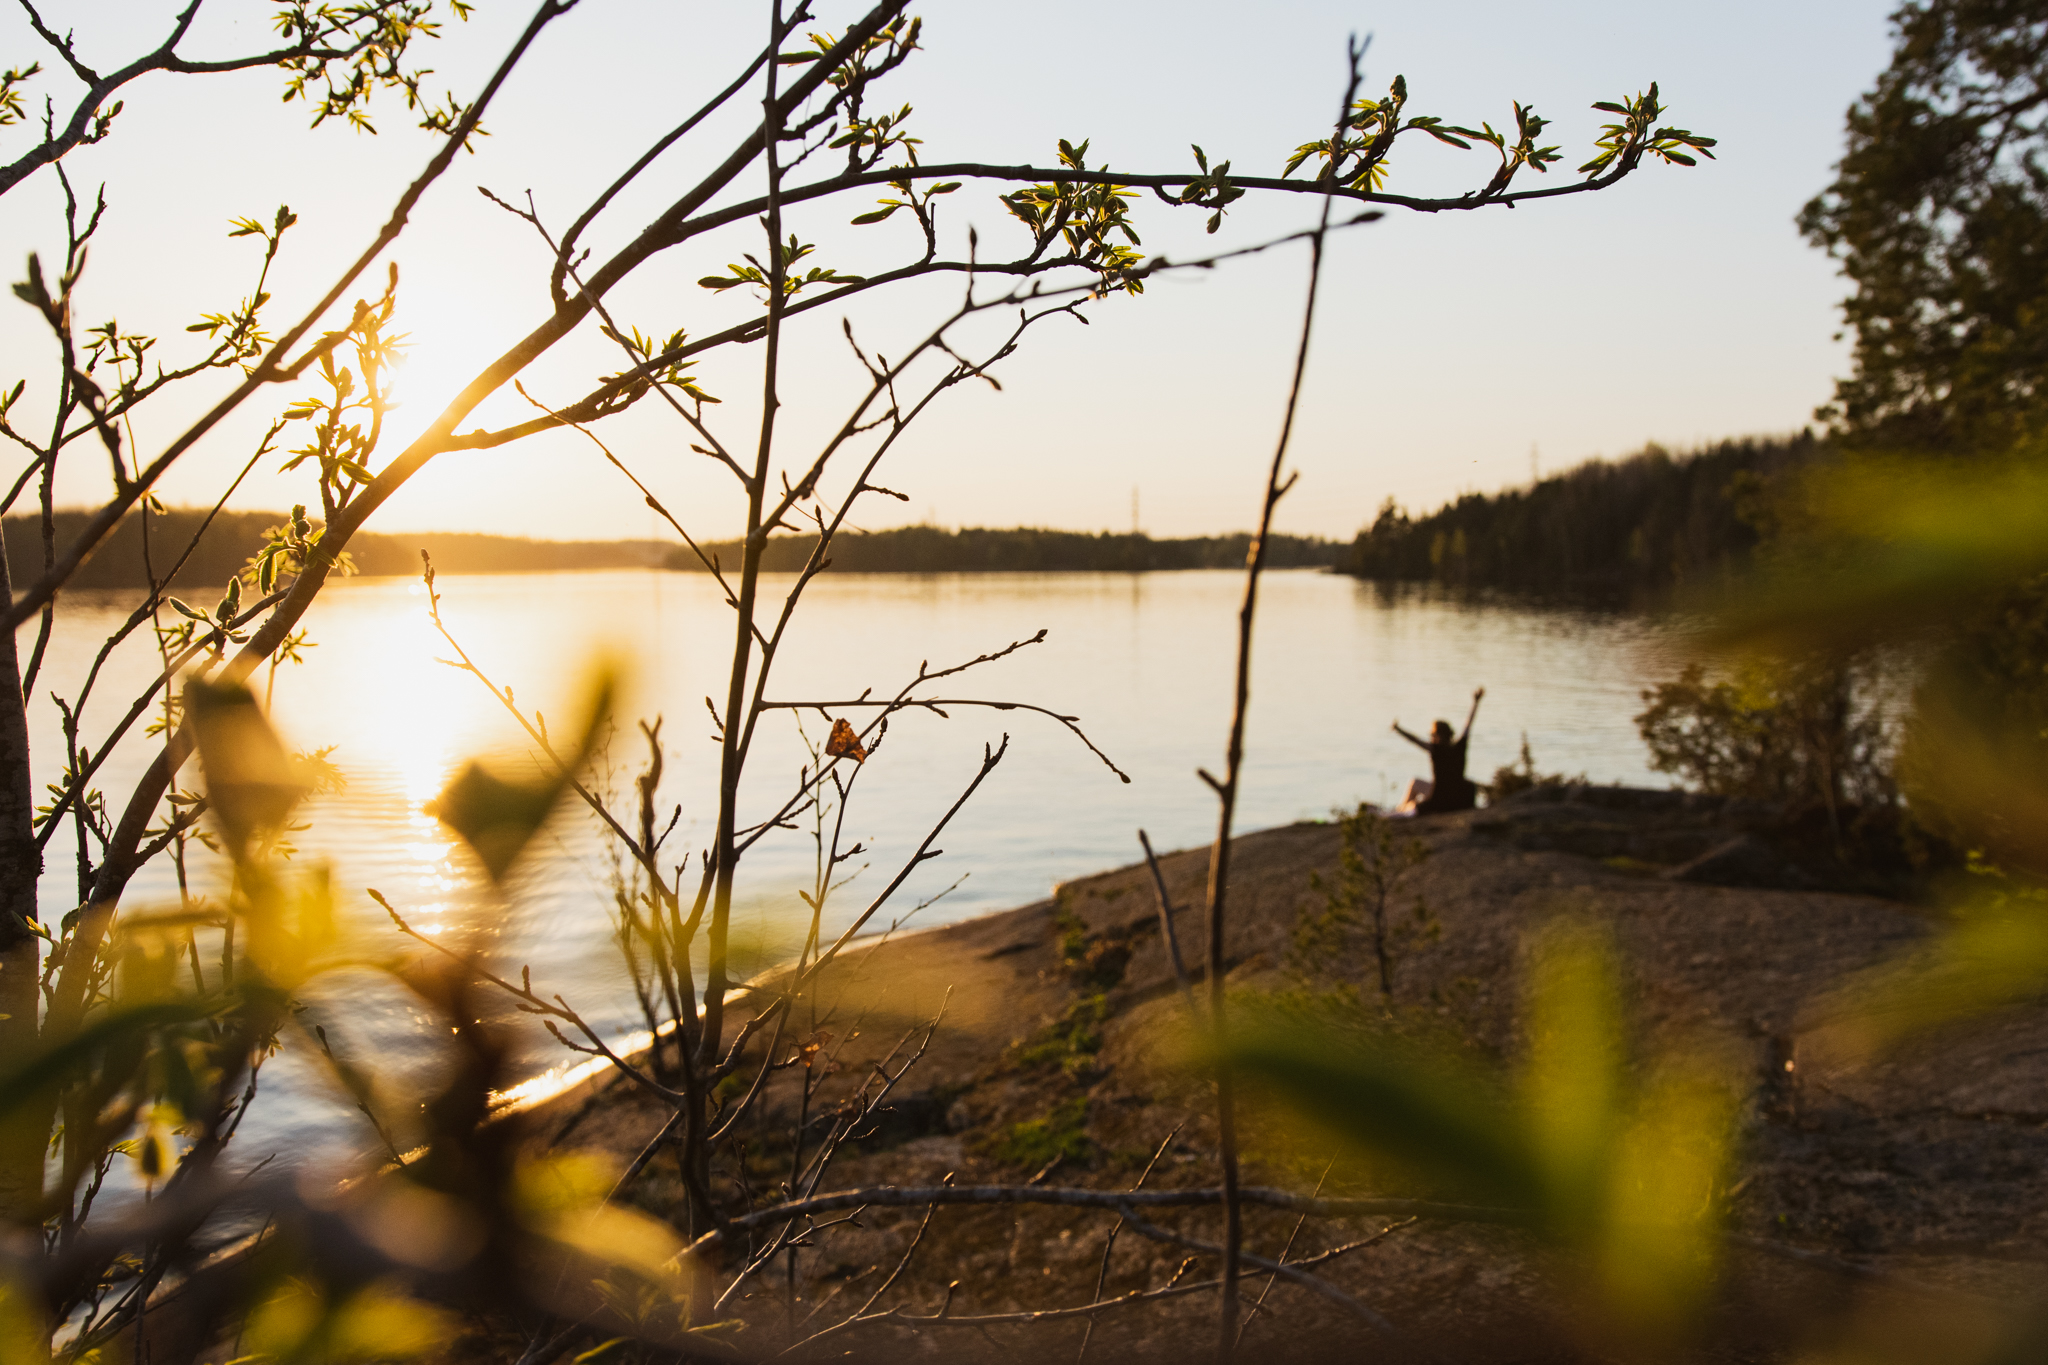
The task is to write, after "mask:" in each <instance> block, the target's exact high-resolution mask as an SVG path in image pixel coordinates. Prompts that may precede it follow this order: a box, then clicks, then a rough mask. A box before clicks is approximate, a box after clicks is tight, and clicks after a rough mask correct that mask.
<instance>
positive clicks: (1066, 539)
mask: <svg viewBox="0 0 2048 1365" xmlns="http://www.w3.org/2000/svg"><path fill="white" fill-rule="evenodd" d="M88 515H90V514H89V513H88V512H86V511H84V510H60V511H58V512H56V513H55V514H54V521H53V524H54V527H55V530H56V538H57V541H58V543H60V544H63V543H67V542H68V540H69V538H71V537H73V536H75V535H77V533H78V531H79V530H80V528H81V527H82V525H83V523H84V521H85V520H86V518H87V516H88ZM145 515H146V516H147V517H148V527H147V531H146V532H145V528H144V525H143V518H144V517H145ZM208 518H209V513H208V512H207V510H206V509H203V508H192V507H171V508H166V509H165V510H164V511H162V512H154V513H147V514H145V513H142V512H134V513H130V514H129V515H128V516H127V517H124V518H123V519H122V520H121V522H120V524H119V525H118V526H116V527H115V529H114V531H113V532H112V533H111V534H110V535H109V536H108V537H107V539H106V542H105V543H104V544H103V545H102V546H101V547H100V549H99V551H98V553H96V554H94V555H93V557H92V558H91V559H89V560H87V561H86V562H85V563H84V564H82V565H81V566H79V569H78V572H77V573H76V574H74V575H73V576H72V579H71V582H70V586H71V587H74V588H138V587H147V586H149V585H150V584H151V583H153V582H157V583H163V584H164V585H165V586H167V587H172V588H185V589H189V590H194V591H197V590H201V589H206V588H219V587H220V586H221V585H223V584H225V583H226V582H227V581H228V579H230V578H232V577H234V576H235V575H236V574H239V573H241V572H243V571H244V570H245V569H247V568H248V567H249V564H250V561H251V559H252V558H253V557H254V556H255V554H256V552H257V551H258V550H259V549H260V548H261V547H262V546H263V544H264V542H265V540H266V539H267V538H268V536H269V534H270V532H271V531H272V530H273V529H274V528H278V527H282V526H285V525H287V524H288V523H289V522H290V521H291V516H290V514H289V513H286V512H235V511H228V510H225V509H223V510H221V511H220V512H217V513H213V514H211V520H210V521H209V519H208ZM313 524H314V525H316V526H317V525H318V524H319V522H318V519H317V518H316V519H315V520H314V522H313ZM41 530H42V527H41V517H40V516H39V515H33V514H31V515H23V516H11V517H8V518H7V519H6V540H7V569H8V575H9V577H10V578H11V579H12V580H13V581H14V582H17V583H20V582H33V581H34V580H35V578H36V577H37V576H38V575H39V574H41V573H42V571H43V567H44V566H43V559H42V536H41ZM1268 542H1269V543H1268V546H1267V563H1268V564H1269V565H1271V566H1272V567H1274V568H1282V569H1303V568H1319V569H1326V568H1336V567H1338V566H1340V565H1341V564H1342V563H1343V558H1344V552H1345V546H1344V543H1343V542H1341V541H1334V540H1323V539H1320V538H1317V537H1314V536H1288V535H1274V536H1270V537H1268ZM817 544H818V538H817V536H816V535H815V534H811V535H794V536H780V537H777V538H775V539H773V540H771V541H769V542H768V546H767V549H766V550H765V551H763V554H762V567H763V568H764V569H766V570H768V571H769V572H772V573H784V572H788V573H793V572H796V571H799V570H801V569H802V568H803V567H804V565H805V564H806V563H807V562H809V560H810V557H811V555H812V553H813V552H814V551H815V550H816V549H817ZM188 546H189V547H190V552H189V553H187V547H188ZM742 548H743V547H742V545H741V542H739V541H736V540H734V541H715V542H712V543H710V544H707V545H705V546H704V549H705V550H706V552H707V553H709V554H711V555H713V556H715V557H717V558H718V559H720V560H721V561H722V562H724V563H727V564H735V563H738V562H739V559H740V555H741V551H742ZM1250 548H1251V535H1250V533H1248V532H1244V531H1237V532H1233V533H1231V534H1229V535H1221V536H1185V537H1180V538H1178V539H1162V540H1154V539H1153V538H1152V537H1150V536H1148V535H1144V534H1142V533H1135V534H1134V533H1122V534H1120V533H1116V532H1110V531H1103V532H1099V533H1091V532H1087V531H1049V530H1045V529H1042V528H1038V527H1026V526H1020V527H1015V528H1012V529H1009V530H987V529H983V528H980V527H968V528H964V529H962V530H958V531H946V530H942V529H940V528H938V527H933V526H906V527H901V528H899V529H896V530H891V531H874V532H869V533H866V534H861V535H842V536H841V537H839V538H838V539H836V540H835V541H834V543H833V546H832V553H831V561H832V566H833V567H834V568H836V569H839V570H840V571H842V572H850V573H1002V572H1038V573H1054V572H1091V571H1092V572H1103V573H1142V572H1147V571H1152V570H1162V569H1239V568H1243V567H1244V563H1245V557H1246V555H1247V553H1248V552H1249V550H1250ZM423 550H424V551H425V552H426V553H427V554H429V555H431V556H433V560H434V567H435V568H436V569H437V570H438V571H440V572H442V573H552V572H561V571H566V570H577V569H643V568H654V567H665V568H669V569H684V570H692V571H699V572H701V571H703V569H704V564H703V562H702V561H701V560H699V559H698V558H697V556H696V555H695V554H693V553H691V552H689V551H688V550H676V549H673V548H672V547H671V546H670V545H669V544H668V543H667V542H666V541H659V540H535V539H531V538H529V537H525V536H498V535H486V534H483V533H481V532H474V531H421V532H370V531H364V532H360V533H358V534H357V535H356V536H354V537H352V538H351V539H350V540H349V548H348V551H347V554H348V558H349V562H350V563H351V565H352V566H353V568H354V570H355V572H357V573H359V574H366V575H372V576H377V575H385V576H389V575H414V574H417V573H419V571H420V552H421V551H423ZM166 574H169V577H168V579H166V577H165V575H166Z"/></svg>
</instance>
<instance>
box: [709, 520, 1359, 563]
mask: <svg viewBox="0 0 2048 1365" xmlns="http://www.w3.org/2000/svg"><path fill="white" fill-rule="evenodd" d="M817 544H818V537H817V535H816V534H809V535H790V536H777V537H775V538H774V539H772V540H770V541H769V542H768V547H767V549H766V550H764V551H763V552H762V558H761V567H762V568H764V569H766V570H768V571H769V572H771V573H793V572H795V571H797V570H800V569H802V568H803V566H804V565H805V564H806V563H807V562H808V561H809V559H810V557H811V552H812V551H813V550H815V549H816V548H817ZM1348 548H1349V547H1347V546H1346V545H1345V544H1344V542H1343V541H1341V540H1320V539H1317V538H1315V537H1311V536H1286V535H1275V536H1273V537H1271V538H1270V540H1269V542H1268V545H1267V560H1266V562H1267V563H1268V564H1269V565H1270V566H1271V567H1273V568H1276V569H1304V568H1320V569H1333V568H1338V567H1341V566H1342V564H1343V563H1344V557H1345V555H1346V553H1347V551H1348ZM1250 549H1251V536H1250V535H1249V534H1248V533H1246V532H1243V531H1239V532H1236V533H1234V534H1231V535H1223V536H1189V537H1184V538H1181V539H1175V540H1154V539H1153V538H1152V537H1150V536H1148V535H1145V534H1143V533H1142V532H1137V533H1133V532H1116V531H1103V532H1099V533H1091V532H1088V531H1047V530H1041V529H1036V528H1032V527H1022V526H1020V527H1015V528H1012V529H1009V530H992V529H988V528H985V527H978V526H974V527H963V528H961V529H960V530H958V531H947V530H942V529H941V528H939V527H936V526H904V527H899V528H897V529H895V530H889V531H857V532H850V533H849V532H845V531H842V532H840V534H839V535H838V536H836V537H835V538H834V539H833V542H832V552H831V564H832V567H833V568H835V569H838V570H839V571H841V572H842V573H1062V572H1088V571H1094V572H1099V573H1146V572H1152V571H1156V570H1162V569H1240V568H1243V567H1244V562H1245V556H1246V554H1247V553H1248V552H1249V551H1250ZM704 551H705V553H706V554H709V555H712V556H713V557H715V558H716V559H717V560H718V562H719V563H720V564H722V565H725V566H728V567H729V566H731V565H735V564H737V563H739V555H740V542H738V541H736V540H729V541H716V542H713V543H711V544H707V545H705V546H704ZM668 566H669V567H670V568H672V569H695V570H700V571H701V570H702V569H703V567H704V566H703V564H702V562H701V561H699V560H698V558H697V556H696V555H694V554H692V553H691V552H690V551H689V550H688V549H687V548H680V549H677V550H676V551H674V552H673V553H672V554H671V555H670V556H669V559H668Z"/></svg>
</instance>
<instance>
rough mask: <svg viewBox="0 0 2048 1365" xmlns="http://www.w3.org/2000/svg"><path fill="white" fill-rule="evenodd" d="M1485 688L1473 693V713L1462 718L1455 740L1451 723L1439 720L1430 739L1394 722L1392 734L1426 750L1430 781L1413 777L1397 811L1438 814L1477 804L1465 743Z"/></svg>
mask: <svg viewBox="0 0 2048 1365" xmlns="http://www.w3.org/2000/svg"><path fill="white" fill-rule="evenodd" d="M1485 695H1486V689H1485V688H1483V687H1482V688H1479V689H1478V690H1476V691H1474V692H1473V693H1472V712H1471V714H1470V715H1468V716H1466V717H1465V733H1464V734H1462V735H1459V736H1457V737H1456V738H1455V739H1454V738H1452V736H1451V723H1450V722H1449V721H1447V720H1440V721H1438V722H1437V723H1436V724H1435V725H1432V726H1431V727H1430V729H1429V738H1428V739H1424V738H1422V736H1420V735H1411V734H1409V733H1408V732H1407V731H1406V730H1403V729H1402V728H1401V722H1400V721H1398V720H1397V721H1395V722H1394V733H1395V734H1397V735H1399V736H1400V737H1401V738H1403V739H1405V740H1407V741H1408V742H1409V743H1410V744H1413V745H1415V746H1416V747H1417V748H1420V749H1427V750H1428V751H1429V781H1427V782H1425V781H1423V780H1422V779H1421V778H1419V777H1418V778H1416V779H1415V780H1414V781H1412V782H1410V783H1409V784H1408V790H1407V791H1406V792H1405V793H1403V795H1402V797H1401V804H1400V805H1399V806H1398V807H1396V809H1397V810H1404V811H1406V810H1412V811H1414V812H1415V813H1416V814H1417V815H1441V814H1443V813H1444V812H1446V811H1454V810H1471V809H1472V807H1473V806H1475V805H1477V804H1478V800H1479V789H1478V788H1477V787H1475V786H1473V785H1472V784H1471V783H1470V782H1468V781H1466V780H1465V742H1466V741H1467V740H1469V739H1471V738H1472V722H1473V721H1474V720H1477V719H1478V718H1479V701H1480V698H1482V697H1484V696H1485Z"/></svg>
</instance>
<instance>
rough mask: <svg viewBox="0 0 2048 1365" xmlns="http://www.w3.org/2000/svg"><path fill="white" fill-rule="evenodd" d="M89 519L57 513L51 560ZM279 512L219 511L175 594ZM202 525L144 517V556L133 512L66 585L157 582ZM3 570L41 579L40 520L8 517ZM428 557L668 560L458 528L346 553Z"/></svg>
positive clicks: (498, 565) (627, 547)
mask: <svg viewBox="0 0 2048 1365" xmlns="http://www.w3.org/2000/svg"><path fill="white" fill-rule="evenodd" d="M85 518H86V513H84V512H82V511H75V510H64V509H60V510H59V511H58V512H57V514H56V518H55V520H56V532H57V535H56V542H57V550H58V553H60V554H61V553H62V552H63V550H64V547H65V546H67V545H69V544H71V543H72V541H74V540H76V539H77V538H78V533H79V531H80V530H81V529H82V527H83V526H84V523H85ZM290 519H291V518H290V515H289V514H288V513H284V512H226V511H224V512H222V513H220V514H219V515H218V516H216V517H215V518H214V519H213V522H212V524H211V525H207V526H206V532H205V534H204V535H202V536H201V537H200V539H199V543H198V545H197V547H196V548H195V549H194V550H193V551H192V554H191V556H190V558H188V559H187V560H186V561H185V566H184V568H183V569H181V570H179V572H178V573H177V575H176V576H175V577H174V578H173V579H172V580H171V586H172V587H174V588H187V589H194V590H198V589H204V588H215V589H218V588H221V587H224V586H225V585H226V584H227V581H228V579H229V578H230V577H231V576H232V575H234V574H236V573H238V572H240V571H241V569H242V567H243V565H245V564H246V563H247V562H248V561H249V558H250V557H251V556H252V555H254V554H255V553H256V552H257V551H258V550H259V549H261V548H262V547H263V543H264V540H265V539H266V533H267V532H268V531H269V529H270V528H271V527H273V526H281V525H284V524H285V523H286V522H288V521H289V520H290ZM205 523H206V510H205V509H204V508H191V507H172V508H168V509H167V510H165V511H164V512H162V513H160V514H157V513H153V514H151V515H150V518H149V543H148V556H147V558H146V559H145V557H144V546H143V532H142V514H141V513H139V512H131V513H130V514H129V515H128V516H126V517H124V518H122V520H121V524H120V525H119V526H117V527H116V528H115V529H114V532H113V534H112V535H110V536H108V537H107V539H106V541H105V543H103V544H102V545H101V546H100V548H99V550H98V551H97V552H96V553H94V555H93V557H92V558H91V559H89V560H87V561H86V562H85V564H84V565H83V566H82V567H80V569H79V571H78V572H77V573H75V574H73V575H72V577H71V581H70V584H69V585H68V586H69V587H70V588H73V589H76V588H139V587H144V586H146V585H147V584H148V583H149V581H150V578H151V572H150V571H151V570H153V571H154V574H155V576H157V577H161V576H162V575H163V573H164V572H165V571H166V570H167V569H169V568H170V567H171V566H172V565H173V564H175V563H177V561H178V557H179V556H180V555H182V554H184V553H185V548H186V546H187V545H189V544H191V542H192V537H193V535H194V534H195V533H196V532H198V531H199V528H200V527H201V526H202V525H204V524H205ZM5 527H6V536H7V573H8V577H9V578H10V579H11V580H12V581H13V583H14V586H15V587H16V588H17V589H18V588H20V587H22V586H23V585H25V584H29V583H33V582H35V581H36V579H38V578H40V577H42V573H43V542H42V523H41V519H40V518H39V517H37V516H35V515H33V514H17V515H12V516H9V517H8V518H7V520H6V524H5ZM421 550H425V551H426V552H427V553H428V554H431V555H432V556H433V557H434V567H435V568H436V569H439V570H441V571H443V572H445V573H532V572H536V571H543V570H558V569H625V568H651V567H655V566H658V565H660V563H661V562H662V559H663V557H664V556H666V555H667V554H668V551H669V542H667V541H661V540H527V539H524V538H521V537H518V536H492V535H482V534H477V533H472V532H465V531H424V532H419V533H417V534H412V533H396V534H393V533H388V532H370V531H358V532H356V534H355V535H354V536H353V537H352V538H351V539H350V540H349V543H348V555H349V558H350V559H351V560H352V561H353V562H354V564H355V566H356V571H357V572H358V573H364V574H416V573H418V572H419V571H420V551H421Z"/></svg>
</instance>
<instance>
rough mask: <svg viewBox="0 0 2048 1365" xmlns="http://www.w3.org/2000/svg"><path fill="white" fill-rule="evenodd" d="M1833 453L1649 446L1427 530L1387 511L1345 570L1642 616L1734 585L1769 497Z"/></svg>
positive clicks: (1509, 493)
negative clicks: (1610, 605)
mask: <svg viewBox="0 0 2048 1365" xmlns="http://www.w3.org/2000/svg"><path fill="white" fill-rule="evenodd" d="M1830 449H1831V447H1830V446H1829V444H1828V443H1827V442H1825V441H1823V440H1821V439H1819V438H1817V437H1815V436H1814V435H1813V433H1812V432H1810V431H1806V432H1801V433H1799V434H1797V435H1793V436H1784V437H1746V438H1743V439H1740V440H1726V441H1720V442H1717V443H1715V444H1713V445H1710V446H1705V447H1702V448H1701V449H1698V450H1693V451H1688V452H1684V453H1679V454H1674V453H1672V452H1670V451H1668V450H1666V449H1664V448H1663V447H1662V446H1657V445H1651V446H1647V447H1645V448H1644V449H1643V450H1641V451H1639V452H1637V453H1636V454H1634V455H1631V456H1629V457H1627V458H1626V459H1622V460H1617V461H1612V462H1609V461H1604V460H1594V461H1589V462H1587V463H1585V464H1582V465H1580V466H1578V467H1577V468H1576V469H1572V470H1568V471H1567V472H1565V473H1562V474H1556V475H1552V476H1551V477H1549V478H1546V479H1540V480H1538V481H1537V482H1535V483H1534V484H1531V485H1529V486H1527V487H1523V488H1510V489H1506V490H1504V491H1502V492H1498V493H1467V494H1465V495H1463V496H1461V497H1459V498H1458V499H1457V500H1456V501H1454V502H1451V503H1447V504H1446V505H1444V506H1443V507H1441V508H1439V509H1438V510H1436V511H1434V512H1431V513H1430V514H1428V515H1427V516H1422V517H1410V516H1409V515H1408V513H1407V512H1406V511H1405V510H1403V509H1402V508H1401V507H1400V506H1399V504H1397V503H1396V502H1395V501H1394V500H1393V499H1392V498H1389V499H1387V501H1386V502H1385V503H1383V504H1382V505H1381V507H1380V510H1379V515H1378V516H1377V517H1375V518H1374V520H1373V522H1372V524H1371V525H1369V526H1367V527H1365V528H1363V529H1362V530H1360V531H1359V533H1358V537H1357V539H1355V540H1354V541H1353V542H1352V543H1351V546H1350V551H1349V553H1348V555H1346V557H1345V559H1344V562H1343V568H1344V570H1345V571H1346V572H1348V573H1351V574H1354V575H1356V576H1358V577H1360V578H1373V579H1391V580H1409V581H1421V582H1437V583H1446V584H1452V585H1455V586H1459V587H1486V588H1506V589H1510V590H1514V591H1521V592H1530V593H1539V594H1544V595H1555V596H1570V597H1576V598H1590V599H1598V600H1608V601H1620V602H1629V601H1634V602H1641V601H1644V600H1648V599H1653V598H1656V597H1661V596H1664V595H1668V594H1669V593H1670V592H1671V591H1672V590H1674V589H1678V588H1701V587H1711V586H1715V585H1721V584H1726V583H1728V582H1731V581H1732V580H1733V578H1734V577H1735V575H1736V574H1737V573H1738V572H1739V571H1740V570H1742V569H1743V568H1744V567H1745V566H1746V565H1747V564H1748V562H1749V559H1750V556H1751V553H1752V551H1754V550H1755V548H1756V547H1757V545H1758V544H1759V542H1760V539H1761V537H1762V533H1763V522H1764V521H1765V519H1766V507H1765V503H1766V500H1767V498H1768V496H1769V491H1770V490H1771V489H1772V488H1774V487H1777V486H1779V485H1781V484H1782V483H1783V482H1784V476H1785V475H1787V474H1789V473H1792V472H1793V471H1797V470H1802V469H1806V468H1809V467H1812V466H1814V465H1816V464H1818V463H1819V462H1821V461H1822V460H1823V459H1824V458H1825V456H1826V455H1827V453H1828V452H1829V450H1830Z"/></svg>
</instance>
